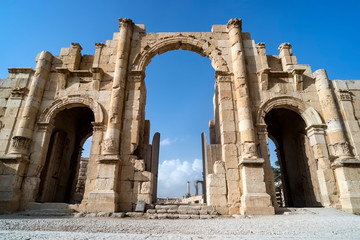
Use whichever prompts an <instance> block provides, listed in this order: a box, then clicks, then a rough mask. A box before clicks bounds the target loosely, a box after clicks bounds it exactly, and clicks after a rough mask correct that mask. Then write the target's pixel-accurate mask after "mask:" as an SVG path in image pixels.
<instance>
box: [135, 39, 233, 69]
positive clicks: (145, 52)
mask: <svg viewBox="0 0 360 240" xmlns="http://www.w3.org/2000/svg"><path fill="white" fill-rule="evenodd" d="M178 49H182V50H188V51H192V52H195V53H198V54H200V55H201V56H203V57H204V56H206V57H208V58H209V59H210V60H211V65H212V66H213V68H214V69H215V71H221V72H229V68H228V66H227V63H226V61H225V59H224V58H223V57H222V53H221V51H220V50H219V49H218V48H216V47H215V46H214V45H213V44H211V43H210V42H209V41H207V40H204V39H199V38H196V37H194V36H183V35H181V34H179V35H176V36H171V37H164V38H162V39H159V40H157V41H155V42H153V43H150V44H147V45H146V46H145V47H143V48H142V49H141V51H140V52H139V53H138V54H137V55H136V56H135V58H134V60H133V62H132V68H131V70H132V71H143V72H145V69H146V66H147V65H148V64H149V63H150V62H151V59H152V58H153V57H154V56H155V55H157V54H162V53H165V52H168V51H173V50H178Z"/></svg>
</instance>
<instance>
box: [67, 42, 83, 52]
mask: <svg viewBox="0 0 360 240" xmlns="http://www.w3.org/2000/svg"><path fill="white" fill-rule="evenodd" d="M70 47H71V48H79V49H80V51H81V50H82V47H81V45H80V43H71V44H70Z"/></svg>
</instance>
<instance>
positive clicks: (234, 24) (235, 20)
mask: <svg viewBox="0 0 360 240" xmlns="http://www.w3.org/2000/svg"><path fill="white" fill-rule="evenodd" d="M226 27H227V28H228V29H229V30H230V29H231V28H234V27H237V28H240V32H241V30H242V29H241V28H242V20H241V18H232V19H230V20H229V21H228V23H227V24H226Z"/></svg>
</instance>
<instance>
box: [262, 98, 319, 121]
mask: <svg viewBox="0 0 360 240" xmlns="http://www.w3.org/2000/svg"><path fill="white" fill-rule="evenodd" d="M276 108H286V109H289V110H292V111H294V112H296V113H298V114H299V115H300V116H301V117H302V118H303V119H304V121H305V123H306V126H311V125H322V124H324V123H323V121H322V119H321V117H320V115H319V113H318V112H317V111H316V110H315V109H314V108H313V107H311V106H309V105H308V104H306V103H305V102H303V101H302V100H300V99H298V98H294V97H292V96H287V95H284V96H278V97H272V98H269V99H267V100H265V101H264V102H263V103H261V104H260V106H259V110H258V113H257V117H256V123H257V124H265V115H266V114H267V113H268V112H270V111H271V110H272V109H276Z"/></svg>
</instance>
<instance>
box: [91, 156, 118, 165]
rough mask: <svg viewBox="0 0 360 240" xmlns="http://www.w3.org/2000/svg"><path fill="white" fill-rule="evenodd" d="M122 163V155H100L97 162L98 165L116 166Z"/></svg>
mask: <svg viewBox="0 0 360 240" xmlns="http://www.w3.org/2000/svg"><path fill="white" fill-rule="evenodd" d="M120 161H121V158H120V155H118V154H109V155H99V156H98V159H97V162H98V163H105V164H106V163H108V164H112V163H113V164H116V163H118V162H120Z"/></svg>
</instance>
